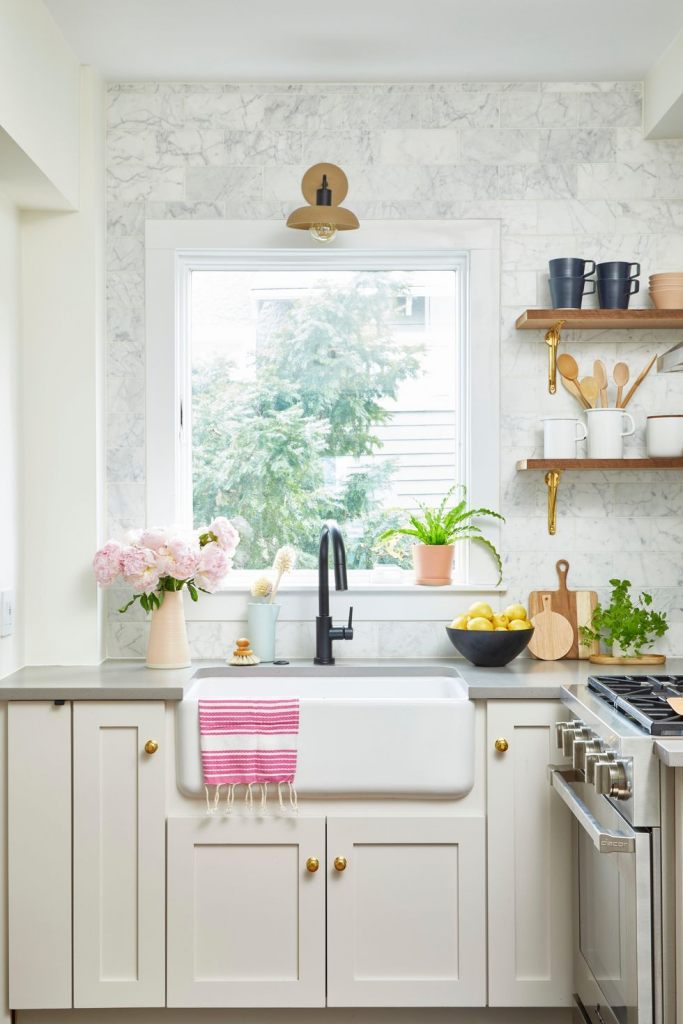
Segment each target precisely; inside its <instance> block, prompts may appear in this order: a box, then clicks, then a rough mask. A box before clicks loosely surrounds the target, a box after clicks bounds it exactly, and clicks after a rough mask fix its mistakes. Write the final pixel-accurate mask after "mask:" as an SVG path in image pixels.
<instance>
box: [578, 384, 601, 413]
mask: <svg viewBox="0 0 683 1024" xmlns="http://www.w3.org/2000/svg"><path fill="white" fill-rule="evenodd" d="M579 387H580V388H581V394H582V395H583V396H584V398H585V399H586V401H587V402H588V404H589V406H590V408H591V409H595V407H596V406H597V404H598V397H599V395H600V385H599V384H598V382H597V380H596V379H595V377H584V378H583V380H582V381H581V383H580V385H579Z"/></svg>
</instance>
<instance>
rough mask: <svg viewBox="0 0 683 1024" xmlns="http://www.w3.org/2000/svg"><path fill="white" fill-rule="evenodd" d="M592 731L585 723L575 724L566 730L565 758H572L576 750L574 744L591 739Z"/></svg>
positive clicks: (563, 746)
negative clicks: (580, 740)
mask: <svg viewBox="0 0 683 1024" xmlns="http://www.w3.org/2000/svg"><path fill="white" fill-rule="evenodd" d="M590 736H591V731H590V729H589V728H588V726H586V725H584V724H583V722H574V723H573V726H572V728H570V729H565V730H564V732H563V733H562V753H563V754H564V756H565V757H571V756H572V751H573V749H574V742H575V741H576V740H578V739H586V740H587V739H589V738H590Z"/></svg>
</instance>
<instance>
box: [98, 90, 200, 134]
mask: <svg viewBox="0 0 683 1024" xmlns="http://www.w3.org/2000/svg"><path fill="white" fill-rule="evenodd" d="M184 121H185V98H184V96H183V95H182V93H179V92H176V91H174V89H173V88H172V87H171V86H166V85H155V86H153V87H152V88H151V89H136V90H133V91H131V92H116V91H111V90H110V91H108V93H107V126H108V128H110V129H111V128H118V129H120V130H125V131H144V130H145V129H148V128H160V129H164V128H181V127H182V126H183V123H184Z"/></svg>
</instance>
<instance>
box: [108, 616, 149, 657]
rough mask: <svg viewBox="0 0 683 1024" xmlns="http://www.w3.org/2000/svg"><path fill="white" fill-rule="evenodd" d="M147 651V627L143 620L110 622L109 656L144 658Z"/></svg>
mask: <svg viewBox="0 0 683 1024" xmlns="http://www.w3.org/2000/svg"><path fill="white" fill-rule="evenodd" d="M146 653H147V627H146V625H145V623H143V622H109V623H108V624H107V656H108V657H109V658H144V657H145V655H146Z"/></svg>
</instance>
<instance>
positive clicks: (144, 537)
mask: <svg viewBox="0 0 683 1024" xmlns="http://www.w3.org/2000/svg"><path fill="white" fill-rule="evenodd" d="M168 539H169V538H168V530H165V529H164V528H163V527H162V526H155V527H153V529H151V530H143V531H142V533H141V534H140V539H139V540H138V542H137V543H138V544H140V545H141V546H142V547H143V548H150V549H151V550H152V551H156V552H159V550H160V549H161V548H163V547H164V545H165V544H167V543H168Z"/></svg>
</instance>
